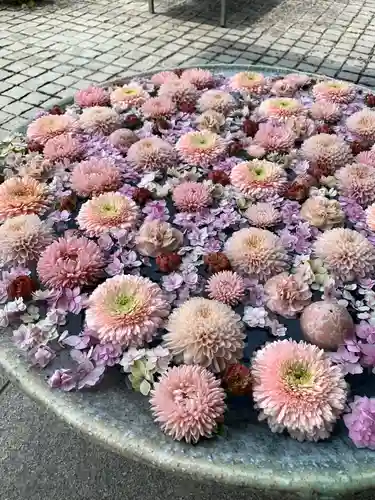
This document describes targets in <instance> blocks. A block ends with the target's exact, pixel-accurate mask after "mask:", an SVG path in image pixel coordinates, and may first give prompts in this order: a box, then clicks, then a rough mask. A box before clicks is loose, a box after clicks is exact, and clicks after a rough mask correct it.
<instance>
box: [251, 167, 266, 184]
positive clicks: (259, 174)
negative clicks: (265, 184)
mask: <svg viewBox="0 0 375 500" xmlns="http://www.w3.org/2000/svg"><path fill="white" fill-rule="evenodd" d="M250 171H252V172H253V174H254V177H255V178H256V179H257V180H259V181H261V180H263V179H265V178H266V171H265V170H264V168H263V167H255V168H250Z"/></svg>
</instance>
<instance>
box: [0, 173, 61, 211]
mask: <svg viewBox="0 0 375 500" xmlns="http://www.w3.org/2000/svg"><path fill="white" fill-rule="evenodd" d="M50 205H51V198H50V194H49V189H48V187H47V185H46V184H42V183H40V182H38V181H36V180H35V179H32V178H31V177H23V178H21V177H11V178H10V179H7V180H6V181H5V182H3V183H2V184H0V221H4V220H5V219H7V218H8V217H16V216H17V215H26V214H37V215H40V214H43V213H44V212H45V211H46V210H47V209H48V207H49V206H50Z"/></svg>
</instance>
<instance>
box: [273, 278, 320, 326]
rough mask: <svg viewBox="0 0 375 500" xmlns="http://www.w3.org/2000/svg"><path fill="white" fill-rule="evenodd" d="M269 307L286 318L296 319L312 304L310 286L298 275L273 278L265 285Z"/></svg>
mask: <svg viewBox="0 0 375 500" xmlns="http://www.w3.org/2000/svg"><path fill="white" fill-rule="evenodd" d="M264 291H265V294H266V304H267V307H268V308H269V309H270V310H271V311H273V312H275V313H277V314H280V316H284V317H285V318H295V317H296V315H297V313H300V312H301V311H302V310H303V309H304V308H305V307H306V306H308V305H309V304H310V302H311V295H312V294H311V290H310V287H309V284H308V283H307V282H306V281H305V280H303V279H302V277H301V276H299V275H298V274H288V273H286V272H284V273H280V274H277V275H276V276H273V277H272V278H270V279H269V280H268V281H266V283H265V285H264Z"/></svg>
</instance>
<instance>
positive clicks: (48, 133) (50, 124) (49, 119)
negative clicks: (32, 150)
mask: <svg viewBox="0 0 375 500" xmlns="http://www.w3.org/2000/svg"><path fill="white" fill-rule="evenodd" d="M76 129H77V121H76V120H75V119H74V118H72V117H71V116H68V115H45V116H41V117H40V118H37V119H36V120H34V121H33V122H31V123H30V125H29V126H28V128H27V132H26V137H27V138H28V139H29V141H35V142H37V143H38V144H42V145H43V146H44V144H45V143H46V142H47V141H48V139H52V137H56V136H58V135H61V134H65V133H68V132H73V131H75V130H76Z"/></svg>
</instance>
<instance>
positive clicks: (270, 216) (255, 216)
mask: <svg viewBox="0 0 375 500" xmlns="http://www.w3.org/2000/svg"><path fill="white" fill-rule="evenodd" d="M245 217H247V219H248V220H249V222H250V224H251V225H252V226H256V227H261V228H264V227H271V226H275V225H276V224H277V223H278V222H280V220H281V215H280V211H279V210H277V208H275V207H274V206H273V205H272V204H271V203H264V202H259V203H254V204H252V205H250V206H249V207H248V209H247V210H246V212H245Z"/></svg>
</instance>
